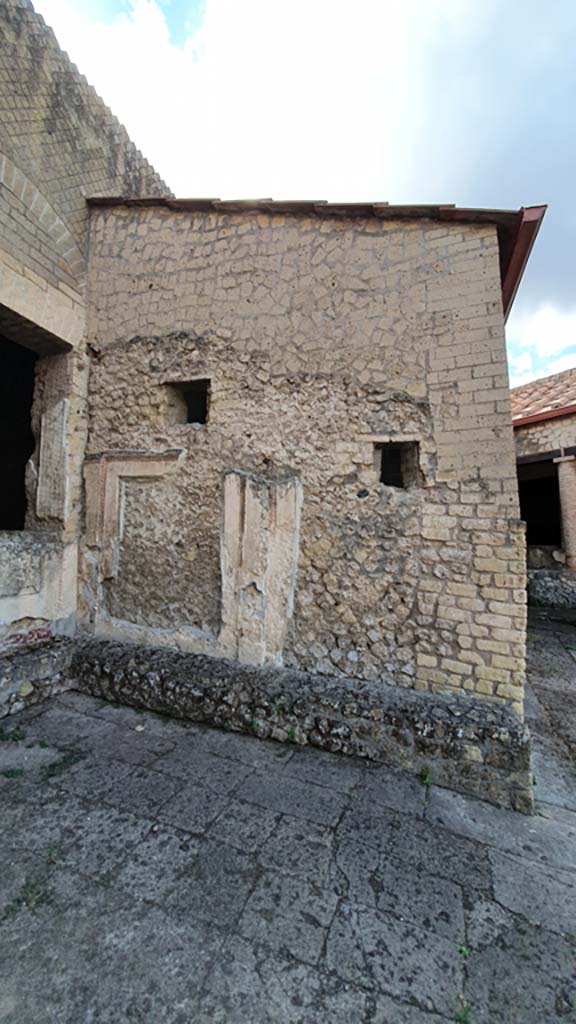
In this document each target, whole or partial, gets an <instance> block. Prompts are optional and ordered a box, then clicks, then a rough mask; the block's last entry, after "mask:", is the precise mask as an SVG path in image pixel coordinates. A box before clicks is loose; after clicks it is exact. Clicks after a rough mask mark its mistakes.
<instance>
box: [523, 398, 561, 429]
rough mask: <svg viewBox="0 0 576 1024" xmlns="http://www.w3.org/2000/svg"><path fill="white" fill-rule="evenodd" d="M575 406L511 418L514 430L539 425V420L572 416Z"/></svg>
mask: <svg viewBox="0 0 576 1024" xmlns="http://www.w3.org/2000/svg"><path fill="white" fill-rule="evenodd" d="M575 413H576V405H575V404H572V405H563V406H562V407H561V408H560V409H546V410H545V412H535V413H533V414H532V415H529V416H517V417H516V418H514V417H513V418H512V426H513V427H514V430H516V429H517V428H518V427H527V426H528V425H529V424H530V423H540V421H541V420H553V419H556V417H557V416H574V414H575Z"/></svg>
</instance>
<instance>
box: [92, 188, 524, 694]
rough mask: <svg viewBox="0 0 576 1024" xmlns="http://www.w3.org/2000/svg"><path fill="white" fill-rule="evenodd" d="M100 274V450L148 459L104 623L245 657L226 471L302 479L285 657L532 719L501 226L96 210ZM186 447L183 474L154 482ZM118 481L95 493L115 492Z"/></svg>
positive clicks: (101, 607)
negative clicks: (406, 478) (204, 387)
mask: <svg viewBox="0 0 576 1024" xmlns="http://www.w3.org/2000/svg"><path fill="white" fill-rule="evenodd" d="M89 279H90V292H91V296H92V298H91V303H90V308H89V315H88V341H89V344H90V349H91V353H92V367H91V383H90V431H89V440H88V452H89V453H90V457H91V458H92V459H95V460H100V462H101V463H106V462H107V460H109V459H110V458H114V457H119V458H120V457H121V458H122V459H124V460H127V461H128V462H130V460H132V468H130V470H127V471H126V475H125V477H124V478H122V480H123V482H122V484H121V500H120V501H119V504H118V511H117V513H116V514H115V517H114V516H112V518H111V519H110V520H109V522H110V523H111V524H112V531H113V533H114V537H113V538H112V539H110V538H108V541H107V543H108V544H110V543H111V544H112V545H113V548H114V551H115V562H114V571H113V572H112V573H108V572H107V571H104V570H103V566H105V565H107V564H108V563H107V562H106V554H105V552H104V550H103V548H102V543H101V541H100V540H98V539H96V540H94V538H92V541H90V539H88V542H87V544H86V545H85V552H84V558H83V568H82V577H83V578H82V583H81V591H80V594H81V602H82V607H83V615H84V622H85V624H86V627H87V628H90V629H94V630H95V631H96V632H98V633H99V634H100V635H105V636H114V637H121V638H127V639H135V640H143V641H145V642H152V643H155V644H158V643H160V644H166V645H173V646H179V647H181V648H185V649H188V650H191V651H197V652H202V653H210V654H213V655H223V654H224V655H226V654H227V653H228V651H227V649H226V645H225V642H224V640H225V632H224V631H223V630H222V593H223V591H222V577H221V573H222V562H221V557H222V554H221V553H222V548H223V539H222V538H221V530H222V523H223V507H224V505H223V503H224V479H225V475H226V474H227V473H230V472H234V471H240V472H241V473H245V474H249V475H253V476H254V477H258V478H266V479H270V480H272V479H274V478H276V477H278V475H282V474H289V475H290V476H292V477H295V478H298V480H299V481H300V485H301V488H302V505H301V513H300V527H299V550H298V564H297V578H296V587H295V596H294V610H293V615H292V616H291V617H289V618H288V621H287V623H286V628H287V635H286V640H285V643H284V650H283V662H284V664H285V665H286V666H289V667H292V668H297V669H301V670H306V671H309V672H313V673H318V674H324V675H341V676H343V677H346V678H356V679H358V680H371V679H379V678H381V677H382V675H383V673H384V672H385V673H386V674H387V675H388V676H389V678H390V679H392V680H393V681H394V683H395V684H396V685H399V686H402V687H408V688H415V689H419V690H426V691H445V692H449V693H452V694H468V695H474V696H476V697H480V698H482V699H487V700H493V701H496V702H500V703H505V704H509V705H511V706H512V707H513V708H514V709H515V710H517V711H519V712H521V710H522V694H523V682H524V630H525V606H524V602H525V553H524V534H523V527H522V525H521V524H520V522H519V518H518V516H519V511H518V503H517V487H516V477H515V460H514V449H513V439H512V431H511V427H510V402H509V391H508V379H507V370H506V359H505V350H504V334H503V316H502V305H501V283H500V275H499V261H498V243H497V237H496V230H495V228H494V227H492V226H491V225H477V224H466V223H460V224H449V225H447V224H439V223H435V222H434V221H432V220H430V221H427V220H422V219H418V220H413V221H410V220H403V221H392V220H382V219H378V218H377V217H366V218H356V219H349V218H346V217H338V216H324V217H323V218H322V219H319V218H317V217H314V216H310V215H304V214H300V215H293V216H290V215H282V214H280V213H270V214H268V213H248V212H242V213H234V212H187V211H176V210H169V209H166V208H165V207H162V206H160V205H158V206H153V205H151V206H148V207H146V208H136V207H126V206H123V205H117V206H115V207H110V208H98V207H96V208H94V209H93V212H92V225H91V250H90V267H89ZM192 380H209V382H210V384H209V388H210V390H209V409H208V419H207V422H206V423H205V424H203V425H202V424H196V425H193V424H191V423H178V422H174V417H173V409H174V389H177V388H178V387H179V388H180V389H181V388H182V385H183V384H185V383H186V382H189V381H192ZM390 442H402V443H403V444H406V445H411V446H415V445H416V446H417V459H416V462H417V464H416V465H415V466H413V473H412V476H411V485H410V486H408V487H406V488H405V489H402V488H398V487H392V486H388V485H386V484H385V483H382V482H380V464H379V460H380V458H381V453H382V446H384V445H386V444H387V443H390ZM174 450H176V451H177V452H179V453H180V454H179V455H178V458H177V465H176V466H175V467H174V468H173V469H172V470H171V471H170V472H169V473H166V474H164V475H162V476H155V477H153V478H145V476H144V475H140V476H139V472H140V471H139V470H138V464H141V460H142V458H145V457H150V458H151V457H153V456H154V453H157V454H158V455H159V456H160V457H164V454H165V453H169V452H170V451H174ZM412 451H413V452H414V447H412ZM114 453H116V456H115V454H114ZM99 479H100V478H98V479H97V480H96V481H95V479H94V477H93V476H92V478H91V481H92V482H91V484H90V486H91V487H92V488H93V489H92V491H91V497H90V499H89V506H90V505H91V504H93V502H94V500H99V501H102V502H103V501H105V500H106V499H105V491H104V490H103V489H102V487H101V486H100V483H99V482H98V480H99ZM88 486H89V481H88V480H87V487H88ZM94 488H95V489H94ZM264 660H266V659H264Z"/></svg>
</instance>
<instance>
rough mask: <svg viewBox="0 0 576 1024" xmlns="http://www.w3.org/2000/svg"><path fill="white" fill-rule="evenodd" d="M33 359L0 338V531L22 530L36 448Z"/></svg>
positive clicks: (24, 350)
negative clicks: (28, 471)
mask: <svg viewBox="0 0 576 1024" xmlns="http://www.w3.org/2000/svg"><path fill="white" fill-rule="evenodd" d="M36 359H37V356H36V354H35V353H34V352H31V351H30V349H27V348H24V347H23V346H22V345H16V344H15V343H14V342H13V341H8V339H6V338H3V337H0V481H1V492H0V493H1V497H0V530H23V529H24V520H25V518H26V488H25V481H24V474H25V469H26V463H27V462H28V459H29V458H30V456H31V455H32V452H33V451H34V444H35V442H34V435H33V433H32V426H31V411H32V397H33V394H34V364H35V362H36Z"/></svg>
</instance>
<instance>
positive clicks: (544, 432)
mask: <svg viewBox="0 0 576 1024" xmlns="http://www.w3.org/2000/svg"><path fill="white" fill-rule="evenodd" d="M514 442H515V445H516V455H517V456H518V458H521V457H522V456H524V455H537V454H538V453H539V452H551V451H557V450H558V448H571V447H572V446H573V445H576V415H572V416H556V417H554V418H553V419H550V420H539V421H538V422H537V423H528V424H527V425H526V426H525V427H515V429H514Z"/></svg>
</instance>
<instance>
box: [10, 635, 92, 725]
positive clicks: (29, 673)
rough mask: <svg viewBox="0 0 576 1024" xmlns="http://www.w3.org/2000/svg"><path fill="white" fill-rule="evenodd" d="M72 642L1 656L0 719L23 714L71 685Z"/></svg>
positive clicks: (55, 642) (63, 640)
mask: <svg viewBox="0 0 576 1024" xmlns="http://www.w3.org/2000/svg"><path fill="white" fill-rule="evenodd" d="M73 651H74V641H73V640H69V639H66V638H62V639H54V640H51V641H48V642H46V643H40V644H36V645H35V646H30V647H25V648H20V649H16V650H12V651H9V652H5V653H3V654H2V655H1V656H0V718H4V717H5V716H6V715H10V714H13V713H15V712H16V711H23V710H24V708H27V707H30V706H31V705H33V704H38V703H39V701H43V700H46V699H47V698H48V697H53V696H55V694H57V693H62V691H63V690H69V689H70V688H71V686H72V680H71V676H70V662H71V660H72V654H73Z"/></svg>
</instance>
